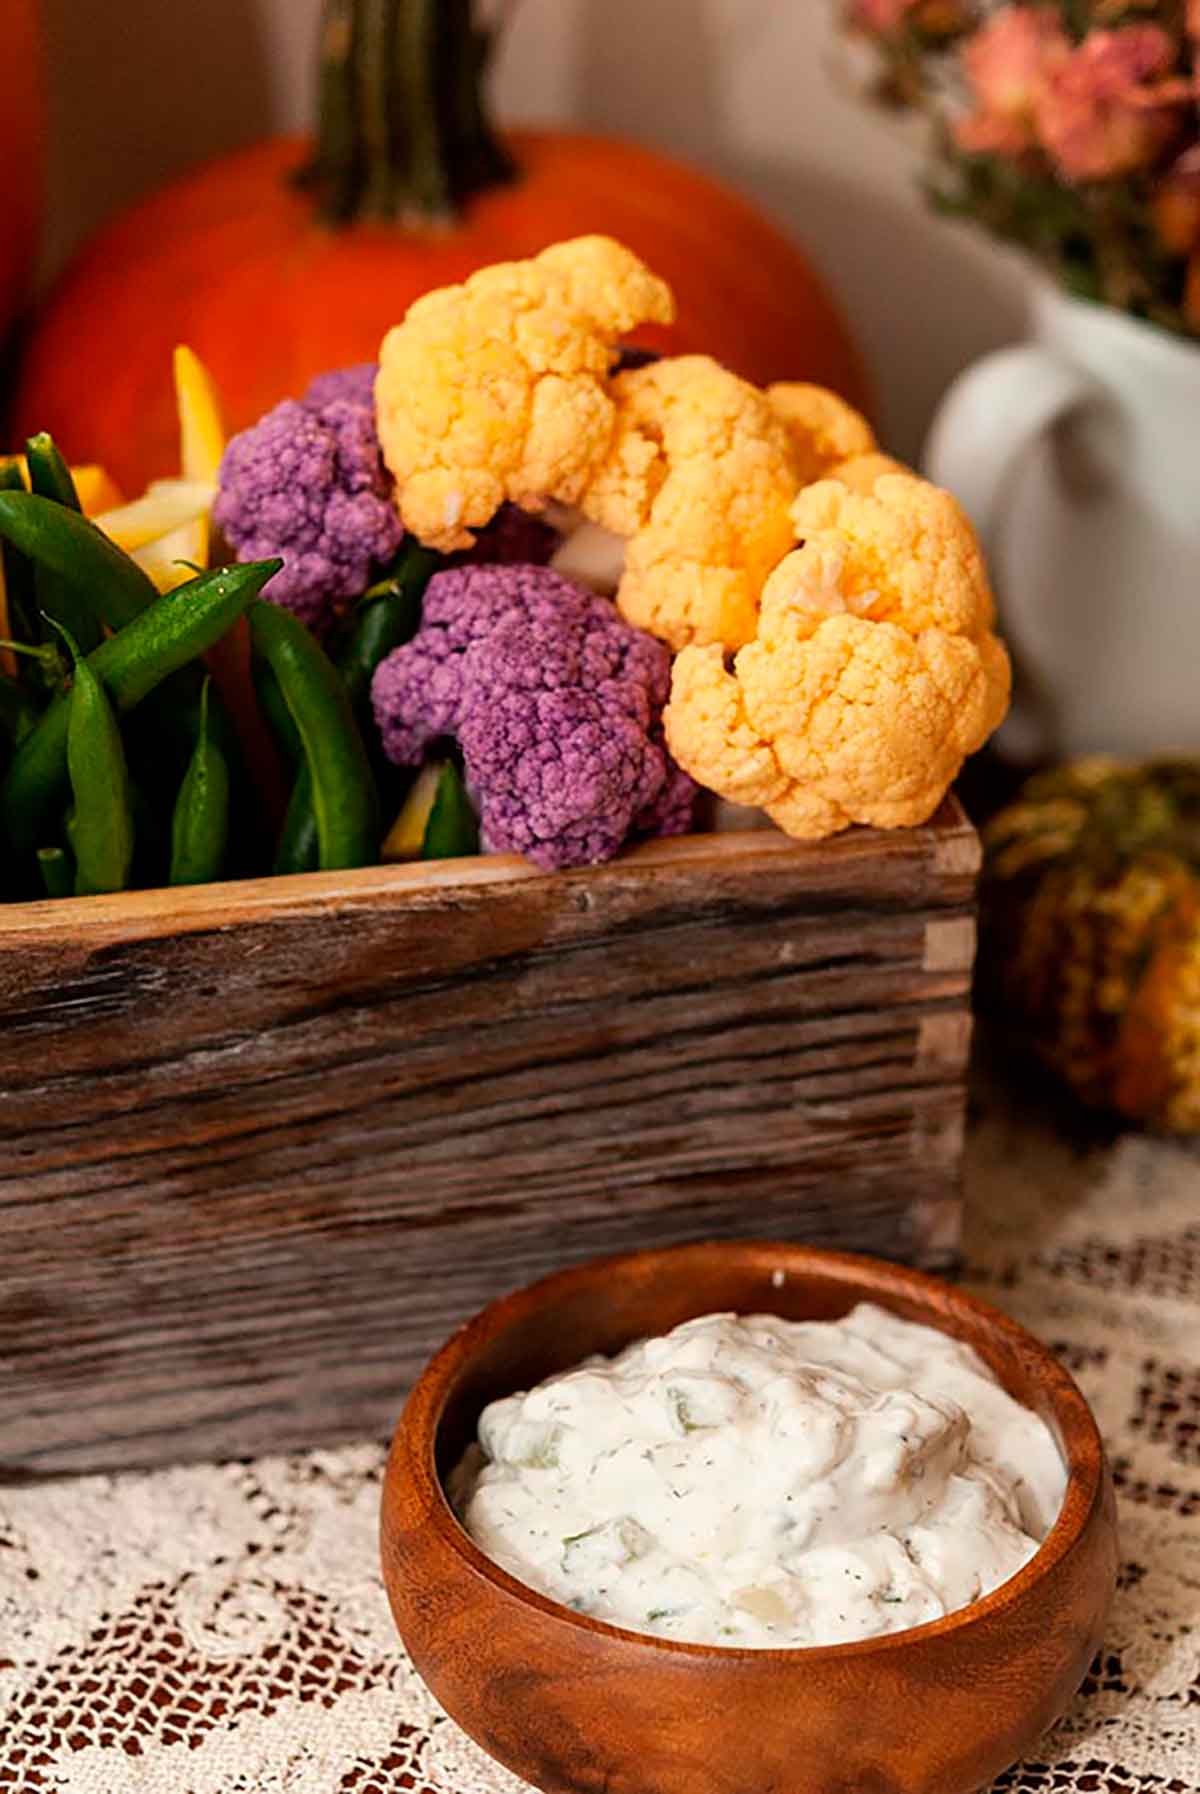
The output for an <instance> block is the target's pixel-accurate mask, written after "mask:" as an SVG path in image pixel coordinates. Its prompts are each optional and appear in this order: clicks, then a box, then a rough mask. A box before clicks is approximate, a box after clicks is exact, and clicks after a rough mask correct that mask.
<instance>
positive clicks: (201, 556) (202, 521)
mask: <svg viewBox="0 0 1200 1794" xmlns="http://www.w3.org/2000/svg"><path fill="white" fill-rule="evenodd" d="M174 372H175V404H176V408H177V410H178V412H179V466H180V471H181V473H182V475H183V478H184V479H185V480H203V481H204V482H205V483H206V484H208V485H211V486H212V487H213V488H214V489H215V487H216V480H217V471H218V469H219V467H220V465H221V456H222V455H223V454H224V453H225V429H224V425H223V424H222V421H221V401H220V399H219V398H218V396H217V388H216V382H215V381H214V380H213V377H212V375H211V374H210V373H209V371H208V369H207V368H206V367H205V365H204V363H203V362H202V361H201V360H200V357H199V356H198V355H197V354H196V353H195V351H194V350H192V349H189V348H188V347H187V345H186V344H185V343H180V344H179V345H178V346H177V348H176V350H175V362H174ZM211 536H212V527H211V523H210V520H209V516H208V512H207V511H206V512H205V514H204V515H203V516H202V517H198V518H197V519H196V520H195V522H193V523H189V524H186V525H185V526H184V527H183V528H181V529H179V530H177V531H175V532H174V534H173V535H172V537H171V539H170V541H168V542H164V543H163V544H162V551H163V552H162V556H161V566H160V567H158V568H155V567H151V568H149V569H148V571H149V572H150V573H151V577H152V578H154V579H155V580H157V581H158V582H159V589H160V590H161V591H170V590H171V589H172V587H173V586H175V585H178V584H179V580H178V579H177V578H175V577H174V575H173V573H172V571H171V569H172V565H173V563H174V562H176V561H181V560H183V561H194V562H195V564H196V565H197V566H198V567H206V566H207V565H208V556H209V547H210V541H211ZM164 580H165V581H166V583H165V584H164V583H163V581H164Z"/></svg>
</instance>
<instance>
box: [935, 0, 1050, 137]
mask: <svg viewBox="0 0 1200 1794" xmlns="http://www.w3.org/2000/svg"><path fill="white" fill-rule="evenodd" d="M1070 54H1071V44H1070V40H1069V39H1068V37H1067V36H1066V34H1065V32H1064V31H1063V30H1062V28H1061V27H1060V25H1059V23H1058V21H1057V19H1055V18H1054V17H1053V16H1052V15H1051V14H1050V13H1049V12H1047V11H1045V10H1044V9H1043V8H1040V7H1034V6H1006V7H1005V8H1004V9H1003V11H1002V12H998V13H997V14H996V16H995V17H994V18H993V19H992V20H991V21H990V22H989V23H988V24H986V25H984V26H982V27H981V29H980V30H979V31H977V32H976V33H975V35H974V37H973V38H971V40H970V42H969V43H967V44H966V45H965V46H964V49H963V63H964V65H965V68H966V73H967V79H968V81H969V82H970V85H971V90H972V92H973V94H974V96H975V102H976V109H975V111H974V112H972V113H971V114H970V115H969V117H967V118H964V119H963V120H962V121H961V122H960V124H959V126H958V131H957V136H958V142H959V145H960V147H961V148H963V149H965V150H966V151H968V153H969V154H972V155H998V156H1019V155H1020V154H1021V152H1022V151H1023V150H1027V149H1032V148H1033V146H1034V143H1035V142H1036V131H1035V124H1034V120H1035V117H1036V113H1037V108H1038V105H1039V103H1040V101H1041V98H1042V95H1043V93H1044V91H1045V88H1046V83H1047V81H1048V79H1049V77H1050V75H1051V73H1052V71H1053V70H1054V69H1055V68H1057V67H1058V66H1059V65H1060V64H1062V63H1063V62H1065V60H1066V59H1067V57H1069V56H1070Z"/></svg>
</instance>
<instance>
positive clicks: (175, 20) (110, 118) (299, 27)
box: [43, 0, 1028, 458]
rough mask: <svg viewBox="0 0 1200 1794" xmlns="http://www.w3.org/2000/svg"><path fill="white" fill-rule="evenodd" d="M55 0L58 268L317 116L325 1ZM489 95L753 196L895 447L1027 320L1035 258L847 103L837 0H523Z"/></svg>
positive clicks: (53, 242) (51, 234)
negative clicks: (933, 186) (806, 258)
mask: <svg viewBox="0 0 1200 1794" xmlns="http://www.w3.org/2000/svg"><path fill="white" fill-rule="evenodd" d="M43 5H44V7H45V14H46V34H47V40H48V52H49V63H50V78H51V94H50V100H51V109H52V110H51V122H52V136H51V145H52V147H51V165H50V170H49V182H50V204H49V217H50V228H49V231H48V237H47V242H46V246H45V255H44V275H45V277H46V278H47V279H48V278H50V277H52V275H53V273H54V271H55V270H56V269H57V268H58V267H60V266H61V265H62V263H63V261H64V260H65V258H66V257H67V256H68V255H69V253H70V251H71V249H72V248H73V247H74V245H75V244H76V243H77V242H79V241H80V239H81V238H82V237H83V236H85V235H86V234H87V232H88V231H90V230H91V229H93V228H94V227H95V225H96V224H97V223H98V222H100V221H101V220H102V219H103V218H104V217H105V216H106V215H107V214H108V213H110V212H111V211H112V210H113V209H114V208H115V207H117V206H119V205H121V204H124V203H125V202H127V201H128V200H130V199H132V198H134V197H136V196H137V195H138V194H139V193H141V192H144V191H145V190H147V189H148V188H149V187H152V186H154V185H157V184H158V183H159V182H160V181H162V180H164V179H165V178H166V177H167V176H169V175H170V174H171V173H173V172H175V171H176V170H179V169H182V168H184V167H187V166H188V165H190V164H192V163H194V162H196V161H198V160H200V159H203V158H204V157H207V156H210V155H214V154H218V153H219V152H220V151H221V150H222V149H226V148H230V147H233V146H234V145H237V144H241V143H246V142H250V141H252V140H253V139H255V138H256V137H260V136H263V135H265V134H268V133H269V132H271V131H274V130H277V129H279V128H295V127H298V126H301V125H302V124H303V123H304V122H305V120H306V118H307V116H308V93H309V86H310V75H311V69H310V64H311V46H312V43H313V39H314V26H315V20H316V17H317V14H318V11H319V0H123V4H122V5H121V6H120V7H119V8H117V7H113V6H111V5H109V4H107V0H43ZM496 96H497V102H498V110H499V113H500V116H501V117H502V118H504V119H508V120H511V121H514V122H516V121H521V122H537V123H576V124H579V125H581V126H585V127H587V128H589V129H593V130H602V131H610V132H613V133H623V134H626V135H629V136H632V137H637V138H639V139H641V140H643V141H645V142H649V143H654V144H658V145H660V146H661V147H662V148H664V149H668V150H671V151H673V152H675V153H676V154H679V155H682V156H685V157H687V158H689V159H691V160H693V161H695V162H698V163H700V164H703V165H705V166H707V167H708V168H710V169H712V170H714V171H716V172H717V173H720V174H722V175H724V176H725V177H726V178H727V179H729V180H731V181H732V182H734V183H735V184H736V185H738V186H740V187H741V188H743V189H744V190H745V191H746V192H748V193H750V194H752V195H754V196H755V197H756V198H757V199H758V200H759V201H760V203H762V204H763V205H764V206H766V207H767V208H768V209H769V210H770V211H771V212H773V213H774V214H775V216H776V217H777V218H778V220H779V221H780V223H781V224H783V225H784V227H785V228H786V229H788V230H789V231H790V232H791V233H792V234H793V235H794V236H795V237H797V238H798V239H799V240H800V241H801V242H803V243H804V244H805V246H806V247H807V248H808V250H809V251H810V253H811V254H812V256H813V258H814V260H815V261H816V262H817V263H818V265H819V266H820V267H821V269H822V270H823V272H824V273H825V274H826V276H827V278H828V279H829V281H830V282H831V284H832V285H833V287H834V288H835V290H836V291H837V293H838V295H839V297H840V299H841V302H842V305H843V307H844V309H845V311H846V313H847V314H848V316H849V318H850V321H851V324H852V326H853V327H854V329H855V330H856V332H857V335H858V339H859V341H860V343H861V344H862V345H863V348H864V350H865V353H866V355H867V357H868V360H869V362H870V365H871V368H872V371H873V373H874V376H875V381H876V386H877V390H878V393H879V398H880V413H881V422H882V426H883V429H884V432H885V435H886V438H887V440H888V442H889V444H890V446H891V447H892V448H893V449H894V450H895V451H896V452H898V453H900V454H902V455H905V456H908V457H910V458H911V457H913V456H915V455H916V453H917V452H918V448H919V445H920V442H921V439H922V436H923V433H924V430H925V427H926V425H927V423H928V420H929V417H930V416H931V414H932V411H933V408H934V406H935V404H936V402H937V398H938V396H939V394H940V393H941V392H942V391H943V390H944V388H945V386H946V384H947V383H948V381H949V380H950V379H951V378H952V377H953V375H954V374H955V373H956V372H957V371H958V370H959V369H960V368H962V367H964V366H966V364H967V363H968V362H970V361H971V360H973V359H974V358H975V356H977V355H978V354H980V353H981V352H983V351H984V350H985V349H987V348H990V347H992V346H994V345H996V344H998V343H1001V342H1004V341H1009V340H1012V339H1013V338H1014V337H1017V336H1019V335H1020V334H1021V330H1022V323H1023V315H1024V298H1025V293H1026V286H1027V278H1028V277H1027V275H1026V273H1025V270H1024V269H1023V267H1021V266H1020V265H1019V264H1018V263H1016V262H1015V261H1014V260H1013V259H1012V258H1010V257H1008V256H1006V255H1004V254H1002V253H1001V252H999V251H998V250H996V249H995V248H994V247H993V246H991V245H990V244H988V243H986V242H985V241H983V240H982V239H981V238H979V237H977V236H975V235H974V234H973V233H971V232H970V231H968V230H965V229H963V228H961V227H957V226H951V225H948V224H946V223H944V222H942V221H939V220H936V219H934V218H932V217H930V216H929V215H928V213H927V212H926V211H925V209H924V207H923V205H922V203H921V201H920V199H919V197H918V195H917V192H916V189H915V174H916V171H917V168H918V166H919V156H918V153H917V149H916V146H915V144H913V143H912V142H911V141H909V140H908V138H907V137H906V135H905V133H904V131H903V130H902V128H901V127H900V126H898V125H897V123H896V122H895V121H893V120H889V119H887V118H883V117H879V116H876V115H875V114H873V113H872V112H870V111H868V110H867V109H865V108H864V107H863V105H862V104H861V103H860V102H859V101H858V99H857V98H856V97H855V94H854V91H853V82H852V79H851V75H850V71H849V70H848V68H847V67H846V66H845V59H844V54H843V52H842V51H841V49H840V46H839V44H838V40H837V36H836V33H835V31H834V30H833V25H832V0H520V3H519V4H518V5H517V6H516V7H515V8H514V9H513V12H512V16H511V20H510V23H509V27H508V30H507V33H506V36H505V39H504V43H503V48H502V52H501V55H500V58H499V66H498V69H497V77H496ZM579 222H580V228H581V229H583V228H586V226H587V220H586V219H585V218H581V219H580V221H579Z"/></svg>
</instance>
